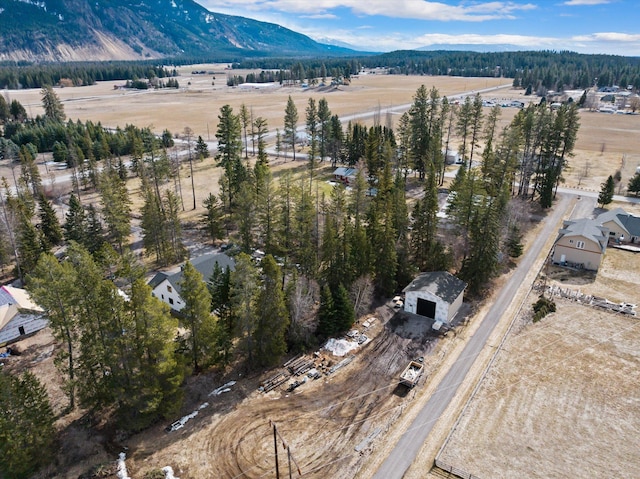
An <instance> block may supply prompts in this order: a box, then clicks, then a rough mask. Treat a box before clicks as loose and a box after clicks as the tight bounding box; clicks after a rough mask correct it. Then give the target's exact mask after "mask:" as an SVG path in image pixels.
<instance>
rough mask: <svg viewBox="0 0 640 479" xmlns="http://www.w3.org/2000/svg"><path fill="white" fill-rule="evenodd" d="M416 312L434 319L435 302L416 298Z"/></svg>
mask: <svg viewBox="0 0 640 479" xmlns="http://www.w3.org/2000/svg"><path fill="white" fill-rule="evenodd" d="M416 313H418V314H419V315H420V316H426V317H427V318H432V319H434V318H435V317H436V303H434V302H433V301H429V300H428V299H422V298H418V307H417V308H416Z"/></svg>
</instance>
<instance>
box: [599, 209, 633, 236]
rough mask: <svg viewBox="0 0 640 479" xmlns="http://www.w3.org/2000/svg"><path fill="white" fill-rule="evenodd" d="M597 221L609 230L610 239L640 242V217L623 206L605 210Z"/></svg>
mask: <svg viewBox="0 0 640 479" xmlns="http://www.w3.org/2000/svg"><path fill="white" fill-rule="evenodd" d="M596 222H597V223H598V224H599V225H600V226H603V227H605V228H607V229H608V230H609V239H610V240H614V241H616V242H617V243H623V242H626V243H640V217H639V216H633V215H631V214H629V213H627V212H626V211H625V210H623V209H622V208H616V209H614V210H611V211H605V212H604V213H602V214H600V215H598V217H597V218H596Z"/></svg>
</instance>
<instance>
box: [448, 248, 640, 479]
mask: <svg viewBox="0 0 640 479" xmlns="http://www.w3.org/2000/svg"><path fill="white" fill-rule="evenodd" d="M548 273H549V278H550V279H551V281H554V282H555V283H556V284H559V285H562V287H564V288H572V289H575V290H578V289H579V290H580V291H581V292H583V293H585V294H592V295H597V296H604V297H607V298H608V299H610V300H611V301H616V302H618V301H625V302H629V303H633V304H638V303H640V290H638V286H637V285H638V282H639V281H640V255H638V254H635V255H634V253H629V252H625V251H620V250H613V249H609V250H608V251H607V254H606V258H605V260H604V264H603V266H602V268H601V270H600V272H598V275H597V276H596V277H595V278H594V277H593V275H591V276H584V275H579V276H573V275H571V274H565V273H563V272H561V271H560V270H551V271H549V272H548ZM536 294H537V293H536ZM530 298H532V300H531V302H530V303H533V300H535V299H536V297H535V294H532V295H530ZM556 304H557V312H556V313H554V314H551V315H549V316H547V317H545V318H544V319H543V320H542V321H540V322H539V323H536V324H533V323H531V322H530V314H529V313H527V314H524V315H523V317H522V318H519V319H518V320H517V321H518V322H517V323H516V324H515V327H514V330H513V333H512V334H511V335H510V337H509V338H508V339H507V341H506V342H505V344H504V346H503V348H502V349H501V350H500V352H499V353H498V355H497V358H496V361H495V362H494V364H493V365H492V367H491V369H490V371H489V373H488V374H487V376H486V377H485V379H484V380H483V382H482V385H481V387H480V389H479V391H478V393H477V394H476V395H475V397H474V398H473V399H472V400H471V401H470V403H469V407H468V409H467V410H466V411H465V412H464V414H463V416H462V417H461V420H460V422H459V424H458V426H457V428H456V430H455V432H454V434H453V435H452V437H451V440H450V441H449V443H448V444H447V445H446V447H445V449H444V451H443V453H442V455H441V459H442V461H444V462H445V463H447V464H449V465H453V466H454V467H456V468H460V469H462V470H465V471H467V472H468V473H470V474H473V475H474V476H477V477H479V478H511V477H532V478H533V477H539V478H547V477H556V478H560V477H567V478H569V477H570V478H592V477H638V476H639V475H640V463H638V460H637V451H638V450H639V448H640V438H639V437H638V434H637V431H638V429H639V428H640V402H639V401H638V392H637V384H638V382H639V381H640V370H638V364H640V321H639V320H638V319H637V318H636V317H632V316H625V315H620V314H615V313H607V312H604V311H602V310H599V309H594V308H591V307H588V306H583V305H579V304H576V303H573V302H570V301H568V300H562V299H556Z"/></svg>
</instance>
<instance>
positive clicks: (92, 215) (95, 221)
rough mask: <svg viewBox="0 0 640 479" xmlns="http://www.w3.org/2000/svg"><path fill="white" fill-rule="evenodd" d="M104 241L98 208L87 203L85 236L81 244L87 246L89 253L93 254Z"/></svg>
mask: <svg viewBox="0 0 640 479" xmlns="http://www.w3.org/2000/svg"><path fill="white" fill-rule="evenodd" d="M105 242H106V239H105V231H104V227H103V226H102V222H101V221H100V216H99V215H98V210H97V209H96V208H95V207H94V206H93V205H89V207H88V208H87V232H86V238H85V239H84V241H83V242H82V244H83V245H84V246H85V248H87V250H88V251H89V253H91V254H95V253H97V252H98V251H99V250H100V249H101V248H102V246H103V245H104V244H105Z"/></svg>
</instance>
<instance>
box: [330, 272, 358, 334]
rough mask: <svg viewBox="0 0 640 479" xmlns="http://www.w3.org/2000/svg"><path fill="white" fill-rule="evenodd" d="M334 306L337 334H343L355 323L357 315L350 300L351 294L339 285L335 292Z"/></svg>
mask: <svg viewBox="0 0 640 479" xmlns="http://www.w3.org/2000/svg"><path fill="white" fill-rule="evenodd" d="M332 296H333V305H334V311H335V313H334V318H335V325H336V332H337V333H343V332H345V331H348V330H349V329H351V327H352V326H353V323H354V322H355V319H356V318H355V313H354V311H353V304H351V300H350V299H349V293H348V292H347V290H346V288H345V287H344V286H343V285H342V284H339V285H338V287H337V288H335V290H334V291H333V294H332Z"/></svg>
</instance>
